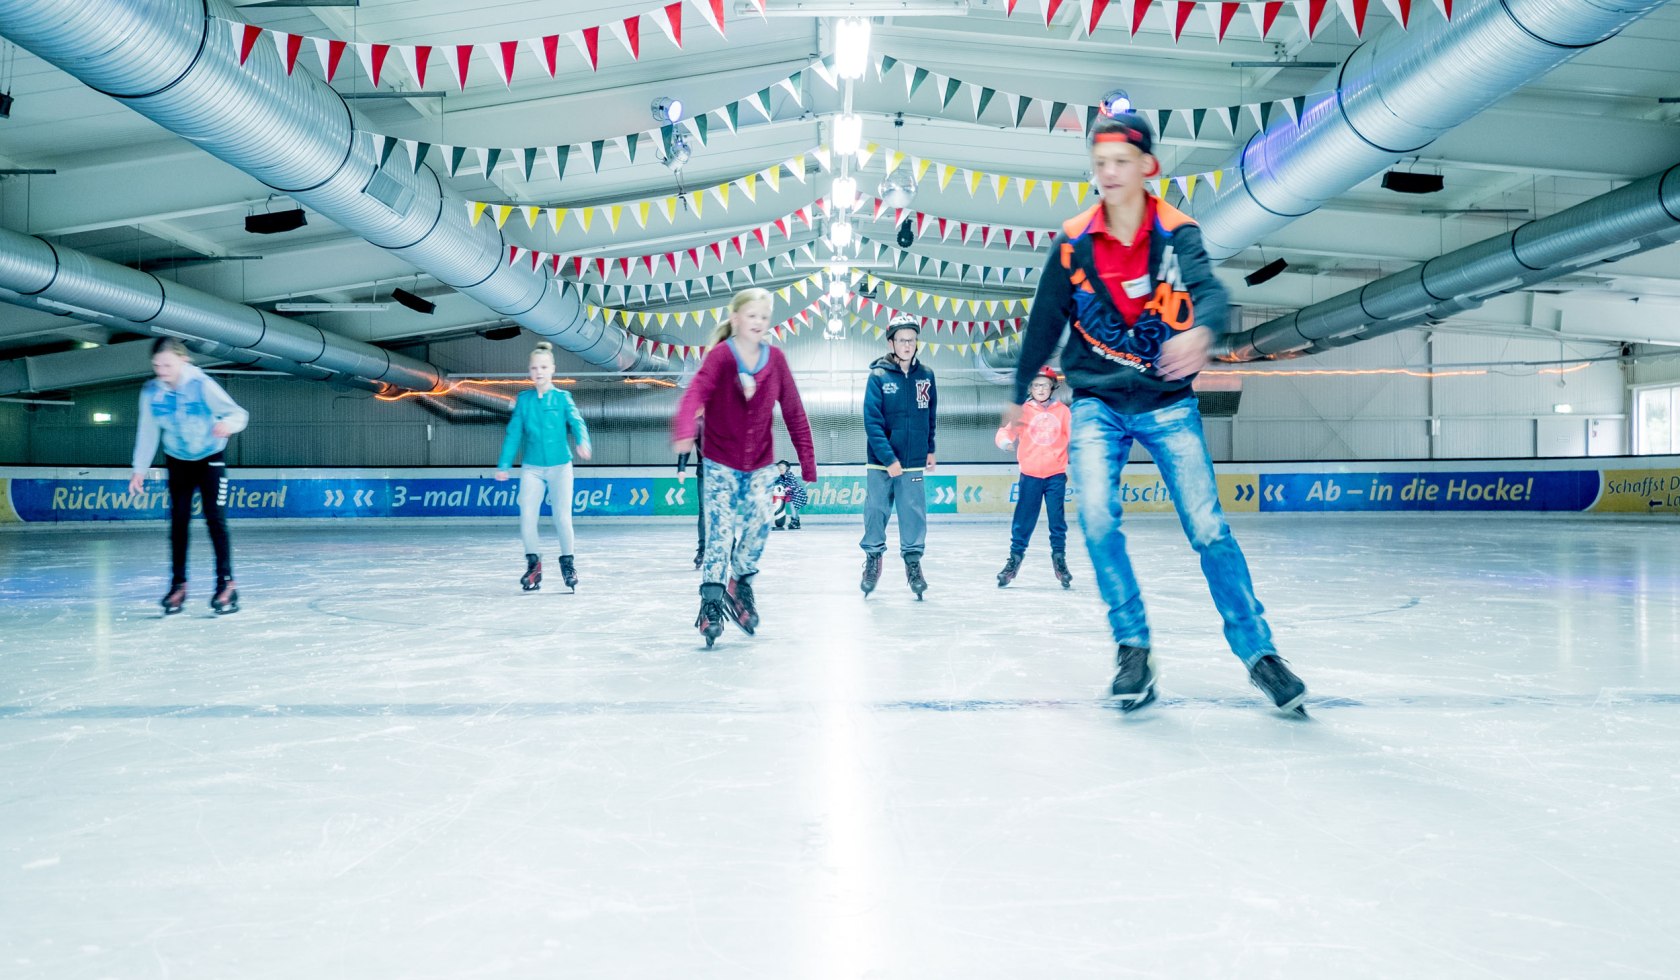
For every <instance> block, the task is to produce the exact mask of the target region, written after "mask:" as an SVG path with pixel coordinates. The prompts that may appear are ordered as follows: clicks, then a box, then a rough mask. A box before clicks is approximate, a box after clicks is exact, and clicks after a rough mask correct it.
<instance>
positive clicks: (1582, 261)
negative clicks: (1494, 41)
mask: <svg viewBox="0 0 1680 980" xmlns="http://www.w3.org/2000/svg"><path fill="white" fill-rule="evenodd" d="M1677 240H1680V166H1675V167H1671V168H1669V169H1668V170H1664V171H1662V172H1661V173H1655V174H1652V175H1650V176H1649V177H1645V178H1642V179H1640V180H1636V181H1634V182H1633V183H1631V184H1628V185H1627V186H1625V187H1622V188H1620V189H1618V190H1614V191H1611V192H1610V193H1608V194H1604V195H1601V196H1599V197H1595V198H1593V199H1592V200H1590V201H1584V202H1582V203H1580V204H1577V205H1576V206H1574V207H1572V208H1569V209H1568V210H1565V211H1559V212H1558V213H1557V214H1554V215H1552V216H1550V217H1548V218H1542V219H1540V220H1538V221H1530V222H1528V223H1526V224H1524V225H1522V226H1521V227H1519V228H1517V229H1516V230H1515V231H1512V232H1508V233H1506V234H1502V235H1496V236H1495V237H1493V238H1488V239H1484V240H1482V241H1479V242H1477V243H1475V244H1474V245H1467V246H1465V247H1464V248H1461V249H1458V250H1457V251H1454V252H1448V253H1447V254H1445V255H1442V256H1439V257H1438V258H1433V259H1430V260H1429V261H1428V262H1425V263H1423V264H1422V265H1419V266H1414V267H1413V268H1410V269H1407V270H1406V271H1404V272H1397V273H1395V274H1394V275H1392V276H1387V277H1385V278H1382V279H1378V280H1377V281H1375V282H1373V283H1370V284H1368V285H1366V286H1364V287H1363V288H1360V289H1357V290H1354V291H1352V292H1347V293H1343V294H1342V295H1340V296H1336V297H1334V298H1332V299H1328V300H1325V301H1324V302H1322V303H1315V304H1313V305H1312V306H1309V307H1307V308H1305V309H1303V310H1298V311H1296V312H1294V313H1291V314H1289V315H1288V316H1282V317H1278V318H1277V319H1274V320H1268V321H1266V322H1265V323H1262V324H1260V325H1259V326H1257V327H1255V328H1253V329H1252V330H1247V331H1244V332H1243V333H1240V334H1235V335H1233V336H1231V337H1230V338H1229V339H1228V340H1227V343H1228V344H1229V346H1230V350H1231V355H1232V356H1233V357H1234V358H1235V359H1236V360H1243V361H1248V360H1254V359H1256V358H1261V357H1267V356H1275V355H1279V354H1296V353H1302V354H1305V353H1313V352H1316V351H1321V350H1326V349H1328V348H1331V347H1341V346H1344V345H1347V344H1352V343H1357V342H1359V341H1361V340H1369V339H1371V338H1372V337H1378V336H1381V335H1383V334H1387V333H1393V332H1394V331H1396V330H1403V329H1405V328H1407V327H1410V326H1415V325H1417V324H1419V323H1423V322H1425V321H1430V320H1442V319H1445V318H1446V317H1449V316H1451V315H1453V314H1455V313H1461V312H1463V311H1465V310H1469V309H1474V308H1476V307H1478V306H1480V305H1481V304H1482V303H1483V302H1484V301H1485V300H1487V299H1488V298H1489V297H1491V296H1496V295H1498V294H1500V293H1505V292H1510V291H1511V290H1513V289H1519V288H1521V287H1523V286H1529V285H1533V284H1534V283H1537V282H1544V281H1546V280H1548V279H1555V278H1557V277H1558V276H1562V275H1567V274H1569V273H1571V272H1575V271H1578V270H1580V269H1582V268H1584V267H1586V266H1589V265H1592V264H1594V263H1597V262H1603V261H1606V260H1608V259H1612V258H1622V257H1624V256H1628V255H1633V254H1636V253H1638V252H1644V251H1648V250H1650V249H1653V248H1660V247H1662V246H1663V245H1666V244H1668V243H1670V242H1673V241H1677Z"/></svg>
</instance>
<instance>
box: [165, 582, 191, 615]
mask: <svg viewBox="0 0 1680 980" xmlns="http://www.w3.org/2000/svg"><path fill="white" fill-rule="evenodd" d="M186 604H187V583H185V582H176V583H175V584H174V585H172V586H170V587H169V594H168V595H166V596H164V597H163V614H164V615H165V616H173V615H175V614H176V613H178V612H180V611H181V607H182V606H184V605H186Z"/></svg>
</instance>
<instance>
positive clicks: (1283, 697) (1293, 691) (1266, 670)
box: [1248, 653, 1307, 718]
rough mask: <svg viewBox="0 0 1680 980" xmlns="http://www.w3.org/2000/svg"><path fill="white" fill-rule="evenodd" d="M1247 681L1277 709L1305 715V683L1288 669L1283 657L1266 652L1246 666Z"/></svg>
mask: <svg viewBox="0 0 1680 980" xmlns="http://www.w3.org/2000/svg"><path fill="white" fill-rule="evenodd" d="M1248 682H1249V683H1250V684H1253V685H1254V686H1255V687H1258V688H1259V689H1260V690H1261V692H1262V693H1263V694H1265V695H1266V697H1268V698H1271V700H1272V704H1273V705H1274V706H1276V708H1277V709H1278V710H1279V711H1283V712H1289V711H1293V712H1295V713H1296V714H1298V715H1300V716H1302V717H1303V718H1304V717H1306V714H1307V709H1306V708H1305V707H1304V706H1303V704H1302V703H1303V702H1304V701H1306V700H1307V685H1306V684H1304V683H1302V682H1301V679H1300V678H1299V677H1296V676H1295V672H1294V671H1292V670H1290V669H1289V665H1288V664H1287V663H1285V662H1284V659H1283V658H1282V657H1280V656H1278V655H1277V654H1275V653H1268V654H1266V655H1265V656H1264V657H1261V658H1260V659H1259V660H1256V661H1254V663H1253V664H1252V665H1251V666H1250V667H1249V668H1248Z"/></svg>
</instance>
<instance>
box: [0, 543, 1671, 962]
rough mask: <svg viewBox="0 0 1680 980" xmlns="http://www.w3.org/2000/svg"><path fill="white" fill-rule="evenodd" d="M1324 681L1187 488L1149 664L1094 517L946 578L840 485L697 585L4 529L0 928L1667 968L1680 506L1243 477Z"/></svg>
mask: <svg viewBox="0 0 1680 980" xmlns="http://www.w3.org/2000/svg"><path fill="white" fill-rule="evenodd" d="M1235 526H1236V528H1237V532H1238V536H1239V540H1240V541H1241V542H1242V544H1243V547H1244V548H1245V550H1246V551H1247V553H1248V555H1249V558H1250V561H1251V563H1252V565H1253V568H1254V571H1255V577H1256V580H1257V583H1258V590H1259V593H1260V596H1261V599H1262V600H1263V601H1264V602H1265V603H1266V605H1267V607H1268V609H1269V614H1270V617H1271V620H1272V622H1273V625H1274V627H1275V629H1276V631H1277V636H1278V639H1279V642H1280V646H1281V648H1282V650H1283V652H1284V653H1285V655H1286V656H1287V657H1289V658H1290V659H1291V660H1292V662H1293V664H1294V665H1295V667H1296V668H1297V669H1298V671H1299V672H1300V674H1301V675H1302V676H1303V678H1304V679H1305V680H1306V681H1307V682H1308V684H1309V685H1310V687H1311V689H1312V699H1311V702H1310V706H1311V711H1312V718H1311V719H1310V720H1305V721H1303V720H1298V719H1291V718H1286V717H1284V716H1282V715H1279V714H1277V713H1275V712H1273V711H1270V710H1267V709H1265V708H1263V707H1262V706H1261V703H1260V701H1259V699H1258V695H1257V693H1256V692H1255V691H1254V690H1253V689H1252V688H1250V687H1249V686H1248V685H1247V682H1246V677H1245V675H1244V673H1243V670H1242V668H1241V666H1240V665H1239V663H1238V662H1237V660H1236V659H1235V658H1234V657H1232V656H1231V654H1230V653H1229V652H1228V651H1227V650H1226V649H1225V648H1224V645H1223V641H1222V638H1221V636H1220V631H1219V629H1218V621H1217V618H1216V616H1215V614H1214V611H1213V607H1212V604H1211V602H1210V600H1209V599H1208V596H1207V591H1206V589H1205V587H1204V586H1203V584H1202V580H1201V576H1200V571H1199V568H1198V566H1197V563H1196V559H1195V556H1194V554H1193V553H1192V552H1191V551H1190V549H1189V548H1188V546H1187V545H1186V544H1185V543H1184V540H1183V537H1182V534H1181V532H1180V531H1179V529H1178V526H1177V524H1176V522H1174V521H1173V520H1171V519H1170V518H1161V517H1141V518H1138V519H1134V520H1132V521H1131V523H1130V524H1129V530H1130V534H1131V543H1132V550H1133V555H1134V558H1135V560H1136V564H1137V566H1138V568H1139V571H1140V574H1141V575H1142V576H1143V577H1144V579H1145V590H1146V595H1147V597H1148V599H1149V601H1150V611H1151V615H1152V624H1153V627H1154V630H1155V646H1156V649H1157V651H1158V656H1159V658H1160V661H1161V664H1162V670H1163V673H1162V692H1163V695H1162V699H1161V701H1160V702H1158V703H1157V704H1156V705H1155V706H1153V707H1151V708H1149V709H1147V710H1146V711H1143V712H1139V713H1137V714H1135V715H1123V714H1122V713H1120V712H1119V711H1116V710H1114V709H1113V708H1112V707H1111V706H1110V705H1108V704H1107V703H1105V702H1104V701H1103V700H1101V699H1100V698H1099V696H1098V695H1099V693H1100V692H1101V690H1103V688H1104V686H1105V684H1106V681H1107V675H1108V668H1109V665H1110V658H1111V647H1110V644H1109V640H1108V637H1107V633H1106V628H1105V625H1104V620H1103V615H1102V607H1101V603H1100V601H1099V599H1098V597H1097V595H1096V591H1095V588H1094V585H1093V582H1092V577H1091V571H1090V566H1089V563H1088V562H1087V560H1086V559H1085V556H1084V554H1083V552H1082V545H1081V543H1080V541H1079V539H1078V534H1077V530H1075V532H1074V541H1073V545H1074V547H1073V549H1072V550H1073V552H1074V555H1073V558H1074V574H1075V579H1076V580H1075V583H1074V588H1073V590H1072V591H1070V592H1064V591H1062V589H1060V588H1059V587H1057V586H1056V584H1055V582H1054V580H1053V579H1052V578H1051V576H1050V572H1049V568H1048V562H1047V560H1046V557H1047V556H1046V551H1047V549H1046V548H1045V544H1044V538H1043V534H1044V530H1043V528H1042V527H1041V528H1040V529H1039V532H1038V534H1039V537H1038V538H1037V539H1036V540H1035V542H1034V546H1033V548H1032V550H1031V551H1030V553H1029V556H1028V560H1027V564H1026V567H1025V568H1024V570H1023V574H1022V577H1021V579H1019V580H1018V581H1017V582H1016V584H1015V585H1013V586H1012V587H1010V588H1009V589H1007V590H1002V591H1000V590H999V589H998V588H997V587H996V586H995V584H994V581H993V576H994V575H995V573H996V571H997V568H998V566H1000V565H1001V564H1002V561H1003V558H1004V557H1005V553H1006V551H1007V536H1008V530H1007V527H1006V526H1005V525H1003V524H1001V523H996V522H989V523H936V524H935V525H934V526H933V527H932V528H931V530H930V538H929V540H930V547H929V551H928V555H927V559H926V568H927V577H928V579H929V581H930V582H931V586H932V587H931V590H930V592H929V593H928V599H927V601H926V602H923V603H917V602H914V601H912V599H911V596H910V594H909V592H908V590H907V589H906V588H905V585H904V581H903V575H902V571H901V569H900V568H899V566H898V563H897V561H896V559H894V558H893V557H892V556H891V553H889V559H888V563H887V574H886V576H885V577H884V579H883V583H882V586H881V588H880V590H879V591H878V592H877V593H876V594H875V596H874V597H872V598H870V599H868V600H867V601H866V600H865V599H863V598H862V597H861V595H860V594H859V592H858V588H857V577H858V568H859V565H860V553H859V551H858V550H857V547H856V539H857V537H858V533H859V528H858V526H857V524H856V523H855V522H850V521H848V522H845V523H815V522H808V523H807V525H806V528H805V529H804V530H802V531H798V532H777V533H776V534H774V535H773V536H772V538H771V543H770V548H769V551H768V554H767V556H766V560H765V567H764V571H763V573H762V574H761V576H760V578H759V582H758V593H759V596H760V598H761V607H762V611H763V616H764V624H763V626H762V628H761V629H760V631H759V635H758V636H756V637H747V636H744V635H742V634H741V633H740V632H738V631H736V630H735V629H734V628H733V627H731V628H730V631H729V632H727V633H725V634H724V636H723V638H722V639H721V640H720V641H719V643H718V646H717V648H716V649H714V650H712V651H710V652H708V651H706V650H705V649H704V646H703V644H702V643H701V641H700V639H699V636H698V634H696V633H695V631H694V630H693V629H692V627H691V623H692V620H693V617H694V612H695V606H696V605H697V597H696V585H697V582H698V575H697V573H695V572H694V571H693V570H692V568H691V566H690V555H691V553H692V550H693V539H692V528H691V526H690V525H688V524H686V523H684V524H676V523H665V524H622V523H587V522H580V524H579V527H578V570H579V574H580V575H581V576H582V579H583V582H582V585H581V587H580V589H579V591H578V593H577V594H576V595H568V594H566V593H565V591H564V590H563V589H561V588H560V587H559V583H558V580H557V576H554V575H553V574H552V572H553V568H552V565H551V567H550V571H551V575H550V578H549V581H548V582H547V583H546V584H545V585H544V588H543V589H542V591H540V592H537V593H533V594H522V593H520V591H519V590H518V586H517V583H516V581H515V580H516V579H517V577H518V575H519V573H520V572H521V571H522V567H523V560H522V558H521V555H520V552H521V549H520V547H519V545H518V542H517V536H516V533H515V528H514V527H513V526H512V524H511V523H507V522H503V523H494V524H482V525H461V524H451V525H441V526H440V525H427V526H419V525H407V526H390V525H383V526H382V525H376V524H371V523H365V522H364V523H357V524H342V525H340V524H320V525H315V526H307V527H305V526H294V527H289V528H272V527H261V526H251V525H245V526H238V527H236V528H235V532H234V534H235V537H234V544H235V557H236V560H237V563H238V571H239V580H240V586H241V592H242V594H243V600H244V606H245V608H244V609H243V611H241V612H239V613H238V614H237V615H234V616H230V617H222V618H217V617H214V616H212V615H210V613H209V610H208V609H207V608H206V606H205V601H206V599H207V598H208V583H209V581H210V577H211V576H210V566H209V558H210V556H209V549H208V546H207V545H206V544H205V542H204V538H203V532H202V527H201V526H197V527H195V542H194V553H193V562H194V580H193V595H192V598H191V600H190V605H189V606H188V611H187V612H186V613H184V614H182V615H180V616H176V617H172V618H169V619H163V618H161V616H160V613H159V610H158V607H157V604H156V600H157V599H158V597H159V596H161V595H162V594H163V592H164V586H165V571H166V569H165V562H166V552H167V546H166V542H165V540H164V532H163V531H162V530H161V529H160V528H158V527H147V528H95V529H82V530H73V531H48V532H42V531H26V532H19V533H8V534H0V575H3V584H0V976H3V977H7V978H50V980H70V978H84V977H86V978H100V977H124V978H127V977H170V978H182V977H187V978H198V977H216V978H221V977H230V978H241V980H258V978H303V977H309V978H340V977H343V978H364V977H415V978H457V977H562V976H564V977H728V978H737V977H751V978H759V977H762V978H788V977H801V978H802V977H823V978H827V977H836V978H866V977H867V978H901V977H903V978H925V977H940V978H944V977H963V978H971V977H987V978H990V977H998V978H1022V977H1046V978H1063V977H1128V976H1140V977H1142V976H1161V977H1267V976H1280V977H1290V978H1302V977H1325V978H1352V977H1520V978H1531V977H1622V976H1627V977H1645V976H1674V975H1676V973H1680V939H1677V938H1676V930H1675V924H1676V923H1677V922H1680V640H1677V637H1680V535H1676V532H1675V529H1674V527H1673V526H1672V525H1671V524H1658V523H1637V522H1619V523H1613V522H1608V521H1586V520H1571V519H1565V518H1521V519H1485V518H1481V519H1470V518H1459V519H1440V518H1426V517H1407V518H1363V517H1335V516H1302V517H1279V516H1267V517H1250V518H1237V519H1235Z"/></svg>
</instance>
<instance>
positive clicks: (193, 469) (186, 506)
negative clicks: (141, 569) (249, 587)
mask: <svg viewBox="0 0 1680 980" xmlns="http://www.w3.org/2000/svg"><path fill="white" fill-rule="evenodd" d="M163 463H164V467H165V468H166V469H167V470H168V471H169V562H170V575H171V578H170V580H169V582H170V584H171V585H180V584H181V583H183V582H185V581H186V580H187V532H188V528H189V525H190V524H191V522H192V506H193V491H195V490H196V491H198V496H199V499H200V500H201V501H202V506H203V508H204V523H205V524H207V525H209V527H210V544H211V545H212V546H213V547H214V548H215V549H216V581H217V582H221V581H223V580H225V579H230V578H233V547H232V545H230V544H229V543H228V529H227V518H226V517H225V516H224V515H223V514H222V506H223V505H224V504H226V503H227V485H228V484H227V464H226V463H224V462H223V461H222V454H221V453H215V454H213V455H210V456H206V457H205V458H203V459H176V458H175V457H173V456H170V455H169V454H168V453H165V454H164V457H163Z"/></svg>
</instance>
